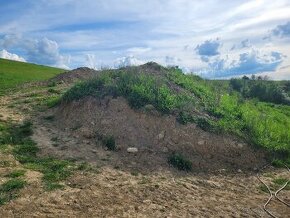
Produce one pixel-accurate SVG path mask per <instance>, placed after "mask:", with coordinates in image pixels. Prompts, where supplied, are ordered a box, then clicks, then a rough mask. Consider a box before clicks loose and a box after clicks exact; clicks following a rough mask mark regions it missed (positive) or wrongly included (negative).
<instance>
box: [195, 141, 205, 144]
mask: <svg viewBox="0 0 290 218" xmlns="http://www.w3.org/2000/svg"><path fill="white" fill-rule="evenodd" d="M197 144H198V145H204V144H205V141H204V140H200V141H198V142H197Z"/></svg>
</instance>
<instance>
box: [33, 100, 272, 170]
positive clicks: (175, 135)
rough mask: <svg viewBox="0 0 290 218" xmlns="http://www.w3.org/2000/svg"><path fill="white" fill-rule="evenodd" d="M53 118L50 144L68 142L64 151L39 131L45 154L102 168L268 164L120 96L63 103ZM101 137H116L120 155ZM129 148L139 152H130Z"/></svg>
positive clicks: (232, 141) (260, 155)
mask: <svg viewBox="0 0 290 218" xmlns="http://www.w3.org/2000/svg"><path fill="white" fill-rule="evenodd" d="M52 114H53V115H54V117H55V119H54V121H53V122H52V123H49V125H50V126H48V127H47V128H48V129H50V134H52V135H51V136H48V139H49V138H53V136H57V138H59V139H60V140H61V139H64V138H66V139H65V140H63V141H61V142H59V143H60V144H61V145H62V146H53V145H49V143H44V142H43V141H41V142H40V141H38V138H40V137H38V135H40V136H41V138H43V131H46V130H45V129H44V130H43V131H42V132H41V130H36V131H35V132H36V133H35V136H34V139H35V140H36V141H38V142H39V143H38V144H39V145H42V146H43V147H42V149H41V150H42V152H43V153H44V154H45V155H47V154H53V155H58V156H60V157H66V158H73V159H77V160H86V161H90V162H97V163H99V164H100V163H101V162H102V161H98V160H104V159H105V158H108V157H109V160H108V162H107V164H109V165H113V166H118V167H119V168H121V169H128V168H130V169H132V168H133V169H138V170H141V171H143V172H144V171H145V172H151V171H152V170H160V169H164V168H168V167H169V165H168V161H167V160H168V157H169V156H170V155H171V154H172V153H180V154H182V155H183V156H184V157H185V158H186V159H189V160H191V161H192V163H193V171H194V172H217V171H218V172H220V171H227V172H228V171H234V172H237V171H241V170H242V171H248V170H255V169H257V168H259V167H261V166H263V165H264V164H265V163H266V160H265V154H264V152H263V151H261V150H259V149H255V148H253V147H252V146H250V145H248V144H246V143H244V142H242V141H241V140H238V139H237V138H235V137H231V136H227V135H216V134H213V133H209V132H206V131H203V130H202V129H200V128H199V127H197V126H196V125H195V124H188V125H182V124H180V123H178V122H177V121H176V118H175V117H174V116H171V115H162V114H160V113H158V112H157V111H155V109H154V107H153V106H151V105H147V106H145V107H144V108H143V109H141V110H138V111H137V110H133V109H132V108H130V106H129V105H128V103H127V101H126V100H125V99H124V98H122V97H118V98H111V97H107V98H105V99H102V100H100V99H95V98H92V97H88V98H85V99H82V100H80V101H75V102H71V103H63V104H62V105H61V106H59V107H58V108H56V109H54V111H52ZM46 125H48V124H46ZM100 136H113V137H114V139H115V140H116V145H117V151H106V150H105V148H104V146H103V145H102V142H101V140H100ZM68 137H71V139H68ZM66 141H69V143H68V144H67V145H66ZM128 147H135V148H137V149H138V152H137V153H134V154H131V153H128V152H127V148H128Z"/></svg>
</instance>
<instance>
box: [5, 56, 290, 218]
mask: <svg viewBox="0 0 290 218" xmlns="http://www.w3.org/2000/svg"><path fill="white" fill-rule="evenodd" d="M0 63H1V65H0V66H1V69H0V76H1V77H0V84H1V88H0V90H1V92H0V93H2V95H0V216H1V217H26V216H27V217H28V216H35V217H45V216H52V217H55V216H61V217H116V216H117V217H136V216H138V217H172V216H173V217H179V216H180V217H224V216H232V217H239V216H242V215H243V216H244V217H264V216H266V214H265V211H263V208H262V205H263V204H264V203H265V201H266V200H267V197H268V193H267V188H266V187H265V186H264V185H263V184H262V183H261V182H260V181H259V180H258V179H257V175H258V176H259V178H260V179H262V181H264V182H265V183H266V184H267V185H268V186H269V188H270V189H271V191H272V192H275V191H277V190H278V189H279V188H281V187H282V186H284V185H285V184H286V183H287V182H288V180H289V172H288V171H287V169H286V168H285V165H284V164H286V165H288V166H290V158H289V154H290V143H289V142H290V132H289V129H290V106H288V105H286V104H284V101H282V103H281V104H278V103H273V102H267V100H268V99H266V98H265V100H264V101H261V100H260V99H259V98H257V97H252V96H244V95H243V94H244V93H243V92H242V91H237V90H235V89H234V88H233V87H232V85H231V82H229V81H211V80H204V79H202V78H200V77H198V76H196V75H185V74H183V73H182V72H181V71H180V69H178V68H165V67H162V66H160V65H158V64H156V63H147V64H145V65H142V66H139V67H126V68H120V69H116V70H103V71H93V70H90V69H88V68H80V69H76V70H73V71H71V72H67V73H64V74H61V72H63V71H64V70H62V69H57V68H50V67H44V66H39V65H32V64H27V63H19V62H14V61H6V60H2V59H0ZM2 63H3V65H2ZM3 66H4V67H3ZM3 69H5V73H2V72H4V71H3ZM8 72H10V73H8ZM55 75H57V76H56V77H54V76H55ZM4 78H6V79H4ZM47 79H50V80H49V82H43V83H35V84H34V85H33V86H29V85H27V86H21V85H23V84H25V83H27V84H30V82H34V81H47ZM241 82H242V83H243V84H244V83H246V82H244V81H243V80H242V81H241ZM251 83H257V84H258V85H260V84H264V81H251ZM266 83H267V84H270V85H272V82H271V81H266ZM284 83H285V84H286V83H287V82H283V83H280V82H279V83H276V82H275V84H276V85H277V86H280V85H281V87H282V86H283V87H284ZM2 84H3V86H2ZM3 87H5V88H3ZM18 87H21V89H19V88H18ZM259 97H261V96H259ZM262 97H263V96H262ZM286 98H287V96H286ZM282 100H283V99H282ZM285 102H286V101H285ZM286 103H287V102H286ZM128 148H131V151H132V148H135V150H134V149H133V151H134V152H131V151H130V152H128ZM136 148H137V150H136ZM265 164H267V165H266V166H265ZM289 189H290V186H289V184H288V185H287V184H286V185H285V187H284V189H283V190H282V191H281V192H279V193H278V197H280V198H281V199H283V200H284V201H285V202H287V203H288V202H289V200H290V199H289V196H290V195H289ZM40 208H41V209H40ZM148 208H149V209H148ZM269 209H270V210H271V212H272V213H274V214H275V215H277V216H279V217H287V214H289V213H290V211H289V207H287V206H286V205H284V204H282V203H281V202H278V201H276V200H275V201H271V204H270V205H269Z"/></svg>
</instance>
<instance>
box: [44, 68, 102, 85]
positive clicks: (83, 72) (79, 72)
mask: <svg viewBox="0 0 290 218" xmlns="http://www.w3.org/2000/svg"><path fill="white" fill-rule="evenodd" d="M97 75H98V71H96V70H94V69H91V68H88V67H80V68H77V69H74V70H71V71H67V72H64V73H61V74H59V75H57V76H56V77H54V78H52V79H50V80H49V81H48V83H51V82H57V83H72V82H74V81H76V80H84V79H89V78H92V77H95V76H97Z"/></svg>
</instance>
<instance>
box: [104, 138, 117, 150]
mask: <svg viewBox="0 0 290 218" xmlns="http://www.w3.org/2000/svg"><path fill="white" fill-rule="evenodd" d="M102 143H103V145H104V146H106V148H108V149H109V150H110V151H115V150H116V149H117V145H116V141H115V138H114V136H105V137H103V139H102Z"/></svg>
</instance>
